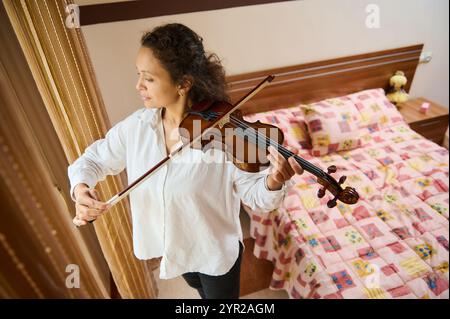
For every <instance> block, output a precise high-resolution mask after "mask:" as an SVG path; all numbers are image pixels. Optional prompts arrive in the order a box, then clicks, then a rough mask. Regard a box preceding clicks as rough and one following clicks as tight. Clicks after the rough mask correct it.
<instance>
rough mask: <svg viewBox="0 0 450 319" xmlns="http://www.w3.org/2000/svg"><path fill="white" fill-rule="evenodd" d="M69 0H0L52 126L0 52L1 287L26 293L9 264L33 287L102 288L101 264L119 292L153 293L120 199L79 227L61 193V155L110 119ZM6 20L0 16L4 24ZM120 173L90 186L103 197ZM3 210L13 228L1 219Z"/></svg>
mask: <svg viewBox="0 0 450 319" xmlns="http://www.w3.org/2000/svg"><path fill="white" fill-rule="evenodd" d="M70 3H71V1H61V0H53V1H50V0H40V1H19V0H5V1H3V5H4V9H5V15H7V16H8V17H9V21H10V23H11V25H12V28H13V32H14V33H15V37H16V38H17V40H18V43H19V44H20V47H21V49H22V51H23V55H24V58H25V59H26V62H27V64H28V66H29V69H30V70H29V71H31V73H30V74H31V75H32V78H33V79H34V81H35V85H36V89H37V91H38V92H39V97H40V99H41V103H42V108H43V109H45V111H46V112H44V113H45V115H46V116H47V122H48V123H47V124H50V123H51V126H50V127H49V125H46V122H45V121H44V120H45V119H44V116H43V114H42V112H41V117H42V119H40V120H39V119H38V118H36V117H35V116H34V114H33V112H31V111H30V110H33V109H38V108H39V106H40V105H39V104H38V103H36V100H29V99H28V100H27V99H26V98H25V97H26V96H28V92H27V90H31V89H30V86H29V85H28V86H25V87H21V86H20V85H18V84H19V83H20V80H21V79H20V75H17V76H12V75H11V72H9V73H8V71H7V70H6V67H5V66H4V63H3V62H4V61H7V59H10V58H11V57H7V56H6V54H5V55H3V54H2V69H1V71H2V73H1V76H2V78H1V80H2V82H1V83H2V91H1V93H2V96H1V97H2V100H1V103H2V108H1V112H2V113H1V116H2V122H1V131H0V133H1V136H0V148H1V152H2V153H1V154H0V156H1V159H0V172H1V176H2V182H1V184H0V187H1V190H2V193H1V195H2V200H3V201H2V202H3V203H4V207H6V208H7V209H6V210H3V208H2V215H3V214H4V212H7V214H8V216H6V217H2V223H0V225H1V226H0V261H1V262H2V263H1V264H0V295H2V296H10V297H28V296H29V295H27V294H25V293H24V292H23V291H22V290H18V289H16V286H17V282H14V281H11V280H9V278H8V276H7V275H6V274H7V273H8V271H9V270H12V269H14V270H15V272H16V273H20V276H21V277H20V278H21V283H23V287H29V288H31V289H29V291H33V293H32V294H31V292H30V296H33V297H54V296H57V297H99V298H107V297H109V296H110V293H111V292H110V289H109V281H108V280H109V278H108V276H107V274H108V269H107V268H109V270H110V272H111V274H112V277H113V278H114V282H115V283H116V285H117V289H118V291H119V293H120V295H121V297H123V298H155V297H156V296H157V288H156V285H155V281H154V278H153V273H152V270H153V269H154V267H155V264H156V263H157V262H156V261H153V262H142V261H139V260H137V259H136V258H135V257H134V255H133V249H132V240H131V223H130V215H129V207H128V203H127V201H122V202H121V203H119V204H118V205H116V206H115V207H113V208H112V209H111V211H110V212H109V213H108V214H106V215H104V216H102V217H101V218H100V219H99V220H97V222H95V223H94V225H90V226H88V227H87V228H84V229H83V228H81V229H80V230H78V229H76V228H75V227H74V226H73V225H72V224H71V219H72V218H73V215H74V205H73V203H72V201H71V200H70V199H69V195H68V181H67V176H66V174H67V173H66V169H67V165H68V164H69V163H72V162H73V161H74V160H75V159H76V158H78V157H79V156H80V155H81V154H82V152H83V150H84V149H85V148H86V147H87V146H88V145H90V144H91V143H92V142H94V141H95V140H97V139H99V138H101V137H103V136H104V134H105V133H106V131H107V130H108V129H109V127H110V123H109V121H108V118H107V116H106V111H105V108H104V105H103V101H102V99H101V96H100V94H99V90H98V87H97V85H96V82H95V78H94V73H93V70H92V67H91V65H90V61H89V57H88V56H87V51H86V48H85V46H84V40H83V35H82V32H81V30H80V29H79V28H68V27H67V26H66V24H65V21H66V15H67V13H66V12H65V7H66V6H67V5H68V4H70ZM2 10H3V8H2ZM5 24H6V23H3V17H2V32H3V27H4V25H5ZM3 33H5V32H3ZM17 40H16V41H17ZM8 41H11V37H9V40H8ZM2 50H3V45H2ZM0 51H1V50H0ZM3 58H5V60H4V59H3ZM22 84H24V82H22ZM24 94H25V95H26V96H24ZM3 105H7V106H8V107H3ZM34 113H39V112H34ZM30 123H34V125H33V124H30ZM48 136H54V137H56V140H57V141H58V143H54V144H57V145H58V147H59V149H60V155H59V156H58V152H57V151H56V149H57V148H58V147H56V146H54V148H53V149H52V147H51V146H49V145H47V143H46V138H47V137H48ZM43 145H45V147H43ZM124 181H125V176H124V175H123V174H122V175H121V176H115V177H108V178H107V179H106V181H104V182H101V183H99V185H98V186H97V190H98V191H99V193H100V196H101V197H102V198H103V199H108V198H110V197H111V196H113V195H114V194H116V193H117V192H118V191H120V190H121V189H123V188H124V186H125V183H124ZM5 218H6V220H7V221H8V222H9V223H8V224H10V225H14V227H15V228H9V226H6V224H5V223H4V221H5ZM89 228H91V230H90V229H89ZM92 228H94V230H95V234H96V239H97V240H98V243H99V245H100V247H101V251H102V253H103V256H104V259H103V257H102V256H101V254H99V253H98V252H96V246H95V243H96V242H97V240H95V238H91V239H89V238H90V237H89V231H91V232H92ZM19 238H20V239H19ZM97 249H98V247H97ZM27 250H28V253H25V251H27ZM102 260H103V263H104V265H102V264H101V263H102ZM104 260H106V263H107V267H106V263H105V262H104ZM4 261H6V263H4ZM33 263H34V264H33ZM71 264H78V265H79V266H80V275H81V286H82V288H81V287H80V288H78V289H73V288H72V289H70V288H67V287H66V280H67V276H68V275H69V273H67V272H66V267H67V265H71ZM3 268H4V269H3ZM105 269H106V270H105ZM105 274H106V275H105ZM45 283H46V284H45ZM21 287H22V285H21ZM42 287H51V288H48V289H47V288H46V289H43V288H42ZM24 289H25V288H24Z"/></svg>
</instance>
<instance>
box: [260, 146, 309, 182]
mask: <svg viewBox="0 0 450 319" xmlns="http://www.w3.org/2000/svg"><path fill="white" fill-rule="evenodd" d="M288 149H289V148H288ZM268 150H269V153H270V154H268V155H267V158H268V159H269V161H270V163H271V164H272V171H271V172H270V173H269V176H268V177H267V187H268V188H269V189H270V190H279V189H281V187H282V186H283V184H284V182H286V181H287V180H289V179H291V178H292V176H294V175H295V174H298V175H301V174H303V168H302V167H301V166H300V164H299V163H297V161H296V160H295V159H294V157H293V156H291V157H289V158H288V160H286V159H285V158H284V157H283V155H281V154H280V153H279V152H278V151H277V150H276V149H275V148H274V147H273V146H269V147H268ZM289 150H290V151H291V152H293V150H292V149H289Z"/></svg>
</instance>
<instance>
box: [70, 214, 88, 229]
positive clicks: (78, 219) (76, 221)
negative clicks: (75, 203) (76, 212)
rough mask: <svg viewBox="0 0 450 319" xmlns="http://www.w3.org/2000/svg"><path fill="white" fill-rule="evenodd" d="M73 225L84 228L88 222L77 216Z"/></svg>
mask: <svg viewBox="0 0 450 319" xmlns="http://www.w3.org/2000/svg"><path fill="white" fill-rule="evenodd" d="M72 223H73V224H74V225H75V226H77V227H80V226H84V225H86V224H87V222H86V221H85V220H82V219H80V218H78V217H77V216H75V218H74V219H73V220H72Z"/></svg>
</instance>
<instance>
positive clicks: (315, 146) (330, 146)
mask: <svg viewBox="0 0 450 319" xmlns="http://www.w3.org/2000/svg"><path fill="white" fill-rule="evenodd" d="M300 108H301V110H302V112H303V114H304V117H305V120H306V124H307V127H308V131H309V134H310V136H311V142H312V149H311V150H310V152H311V155H313V156H323V155H326V154H329V153H332V152H337V151H345V150H351V149H354V148H357V147H360V146H361V135H362V130H361V129H360V128H359V123H360V122H361V115H360V114H359V112H358V109H357V108H356V107H355V105H354V104H353V102H352V101H351V100H350V99H349V98H348V97H346V96H342V97H338V98H334V99H327V100H323V101H320V102H316V103H312V104H306V105H301V106H300Z"/></svg>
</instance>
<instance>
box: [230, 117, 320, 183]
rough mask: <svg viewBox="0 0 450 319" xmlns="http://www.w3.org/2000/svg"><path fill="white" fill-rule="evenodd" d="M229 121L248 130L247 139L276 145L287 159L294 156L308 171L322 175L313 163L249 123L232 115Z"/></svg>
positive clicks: (266, 144)
mask: <svg viewBox="0 0 450 319" xmlns="http://www.w3.org/2000/svg"><path fill="white" fill-rule="evenodd" d="M230 122H231V123H232V124H234V125H235V126H237V127H239V128H245V129H248V130H250V133H249V134H244V136H245V135H247V136H248V138H249V139H253V141H254V142H255V144H256V142H257V141H258V139H260V140H262V141H264V142H265V146H266V147H267V146H268V145H272V146H274V147H276V149H277V150H278V151H279V152H280V153H281V154H282V155H283V156H284V157H285V158H286V159H287V158H288V157H291V156H294V158H295V159H296V160H297V161H298V162H300V164H301V165H302V167H304V168H305V169H308V170H309V171H310V172H312V173H314V172H315V173H317V174H319V175H323V173H324V172H323V171H322V170H321V169H320V168H318V167H316V166H314V165H313V164H311V163H309V162H307V161H305V160H304V159H303V158H301V157H299V156H297V155H296V154H294V153H292V152H291V151H289V150H287V149H286V148H284V147H283V146H282V145H280V144H279V143H278V142H276V141H274V140H272V139H270V138H268V137H267V136H266V135H265V134H263V133H261V132H259V131H257V130H256V129H254V128H253V127H250V126H249V125H247V124H246V123H245V122H243V121H241V120H240V119H238V118H235V117H233V116H230Z"/></svg>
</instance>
